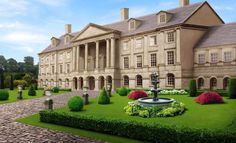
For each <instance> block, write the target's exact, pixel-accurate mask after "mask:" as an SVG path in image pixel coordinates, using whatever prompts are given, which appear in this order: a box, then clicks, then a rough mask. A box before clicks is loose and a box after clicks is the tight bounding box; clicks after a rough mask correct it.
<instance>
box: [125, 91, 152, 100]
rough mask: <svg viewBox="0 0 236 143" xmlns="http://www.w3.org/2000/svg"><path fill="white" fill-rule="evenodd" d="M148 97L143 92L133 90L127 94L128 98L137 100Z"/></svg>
mask: <svg viewBox="0 0 236 143" xmlns="http://www.w3.org/2000/svg"><path fill="white" fill-rule="evenodd" d="M143 97H148V95H147V93H146V92H145V91H143V90H134V91H131V92H130V93H129V96H128V98H129V99H133V100H137V99H139V98H143Z"/></svg>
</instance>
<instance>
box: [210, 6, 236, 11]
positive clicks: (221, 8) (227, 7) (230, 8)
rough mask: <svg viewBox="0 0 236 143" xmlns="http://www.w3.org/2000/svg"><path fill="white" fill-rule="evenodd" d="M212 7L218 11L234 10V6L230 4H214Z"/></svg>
mask: <svg viewBox="0 0 236 143" xmlns="http://www.w3.org/2000/svg"><path fill="white" fill-rule="evenodd" d="M214 8H215V9H216V10H220V11H225V10H226V11H235V10H236V9H235V7H231V6H214Z"/></svg>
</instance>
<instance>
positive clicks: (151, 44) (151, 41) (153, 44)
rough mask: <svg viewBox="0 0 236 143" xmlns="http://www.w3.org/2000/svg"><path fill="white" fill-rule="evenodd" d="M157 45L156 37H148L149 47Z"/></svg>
mask: <svg viewBox="0 0 236 143" xmlns="http://www.w3.org/2000/svg"><path fill="white" fill-rule="evenodd" d="M156 44H157V36H151V37H150V46H155V45H156Z"/></svg>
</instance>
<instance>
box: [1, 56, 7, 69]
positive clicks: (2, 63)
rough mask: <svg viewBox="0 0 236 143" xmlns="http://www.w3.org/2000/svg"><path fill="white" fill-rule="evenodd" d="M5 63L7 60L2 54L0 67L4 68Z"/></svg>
mask: <svg viewBox="0 0 236 143" xmlns="http://www.w3.org/2000/svg"><path fill="white" fill-rule="evenodd" d="M6 65H7V60H6V59H5V57H4V56H2V55H0V67H2V68H4V69H6Z"/></svg>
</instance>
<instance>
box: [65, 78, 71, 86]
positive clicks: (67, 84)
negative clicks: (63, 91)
mask: <svg viewBox="0 0 236 143" xmlns="http://www.w3.org/2000/svg"><path fill="white" fill-rule="evenodd" d="M69 85H70V81H69V79H68V78H67V79H66V87H69Z"/></svg>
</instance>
